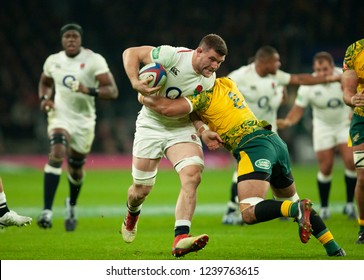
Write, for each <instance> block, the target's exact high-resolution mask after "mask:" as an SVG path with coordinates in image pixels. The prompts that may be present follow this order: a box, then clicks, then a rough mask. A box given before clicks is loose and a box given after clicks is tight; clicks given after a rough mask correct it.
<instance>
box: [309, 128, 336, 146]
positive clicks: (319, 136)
mask: <svg viewBox="0 0 364 280" xmlns="http://www.w3.org/2000/svg"><path fill="white" fill-rule="evenodd" d="M312 136H313V149H314V151H315V152H317V151H322V150H328V149H331V148H334V147H335V146H336V145H337V136H336V130H335V129H334V128H332V127H328V126H323V125H321V126H320V125H317V126H315V127H314V129H313V133H312Z"/></svg>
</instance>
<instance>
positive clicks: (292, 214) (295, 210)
mask: <svg viewBox="0 0 364 280" xmlns="http://www.w3.org/2000/svg"><path fill="white" fill-rule="evenodd" d="M298 203H299V201H298V202H295V203H293V204H292V206H291V209H289V216H290V217H296V216H297V214H298Z"/></svg>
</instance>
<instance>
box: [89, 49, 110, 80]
mask: <svg viewBox="0 0 364 280" xmlns="http://www.w3.org/2000/svg"><path fill="white" fill-rule="evenodd" d="M91 69H92V70H91V71H93V72H94V74H95V76H97V75H100V74H105V73H108V72H110V69H109V66H108V65H107V63H106V60H105V58H103V57H102V56H101V55H100V54H98V53H94V55H93V58H92V60H91Z"/></svg>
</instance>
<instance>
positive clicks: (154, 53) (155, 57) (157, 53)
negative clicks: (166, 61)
mask: <svg viewBox="0 0 364 280" xmlns="http://www.w3.org/2000/svg"><path fill="white" fill-rule="evenodd" d="M160 51H161V48H160V47H158V48H154V49H153V50H152V57H153V59H158V57H159V53H160Z"/></svg>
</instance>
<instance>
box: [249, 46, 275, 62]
mask: <svg viewBox="0 0 364 280" xmlns="http://www.w3.org/2000/svg"><path fill="white" fill-rule="evenodd" d="M275 54H278V51H277V50H276V49H275V48H273V47H272V46H263V47H260V48H259V49H258V50H257V52H256V53H255V59H263V60H264V59H269V58H271V57H272V56H273V55H275Z"/></svg>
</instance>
